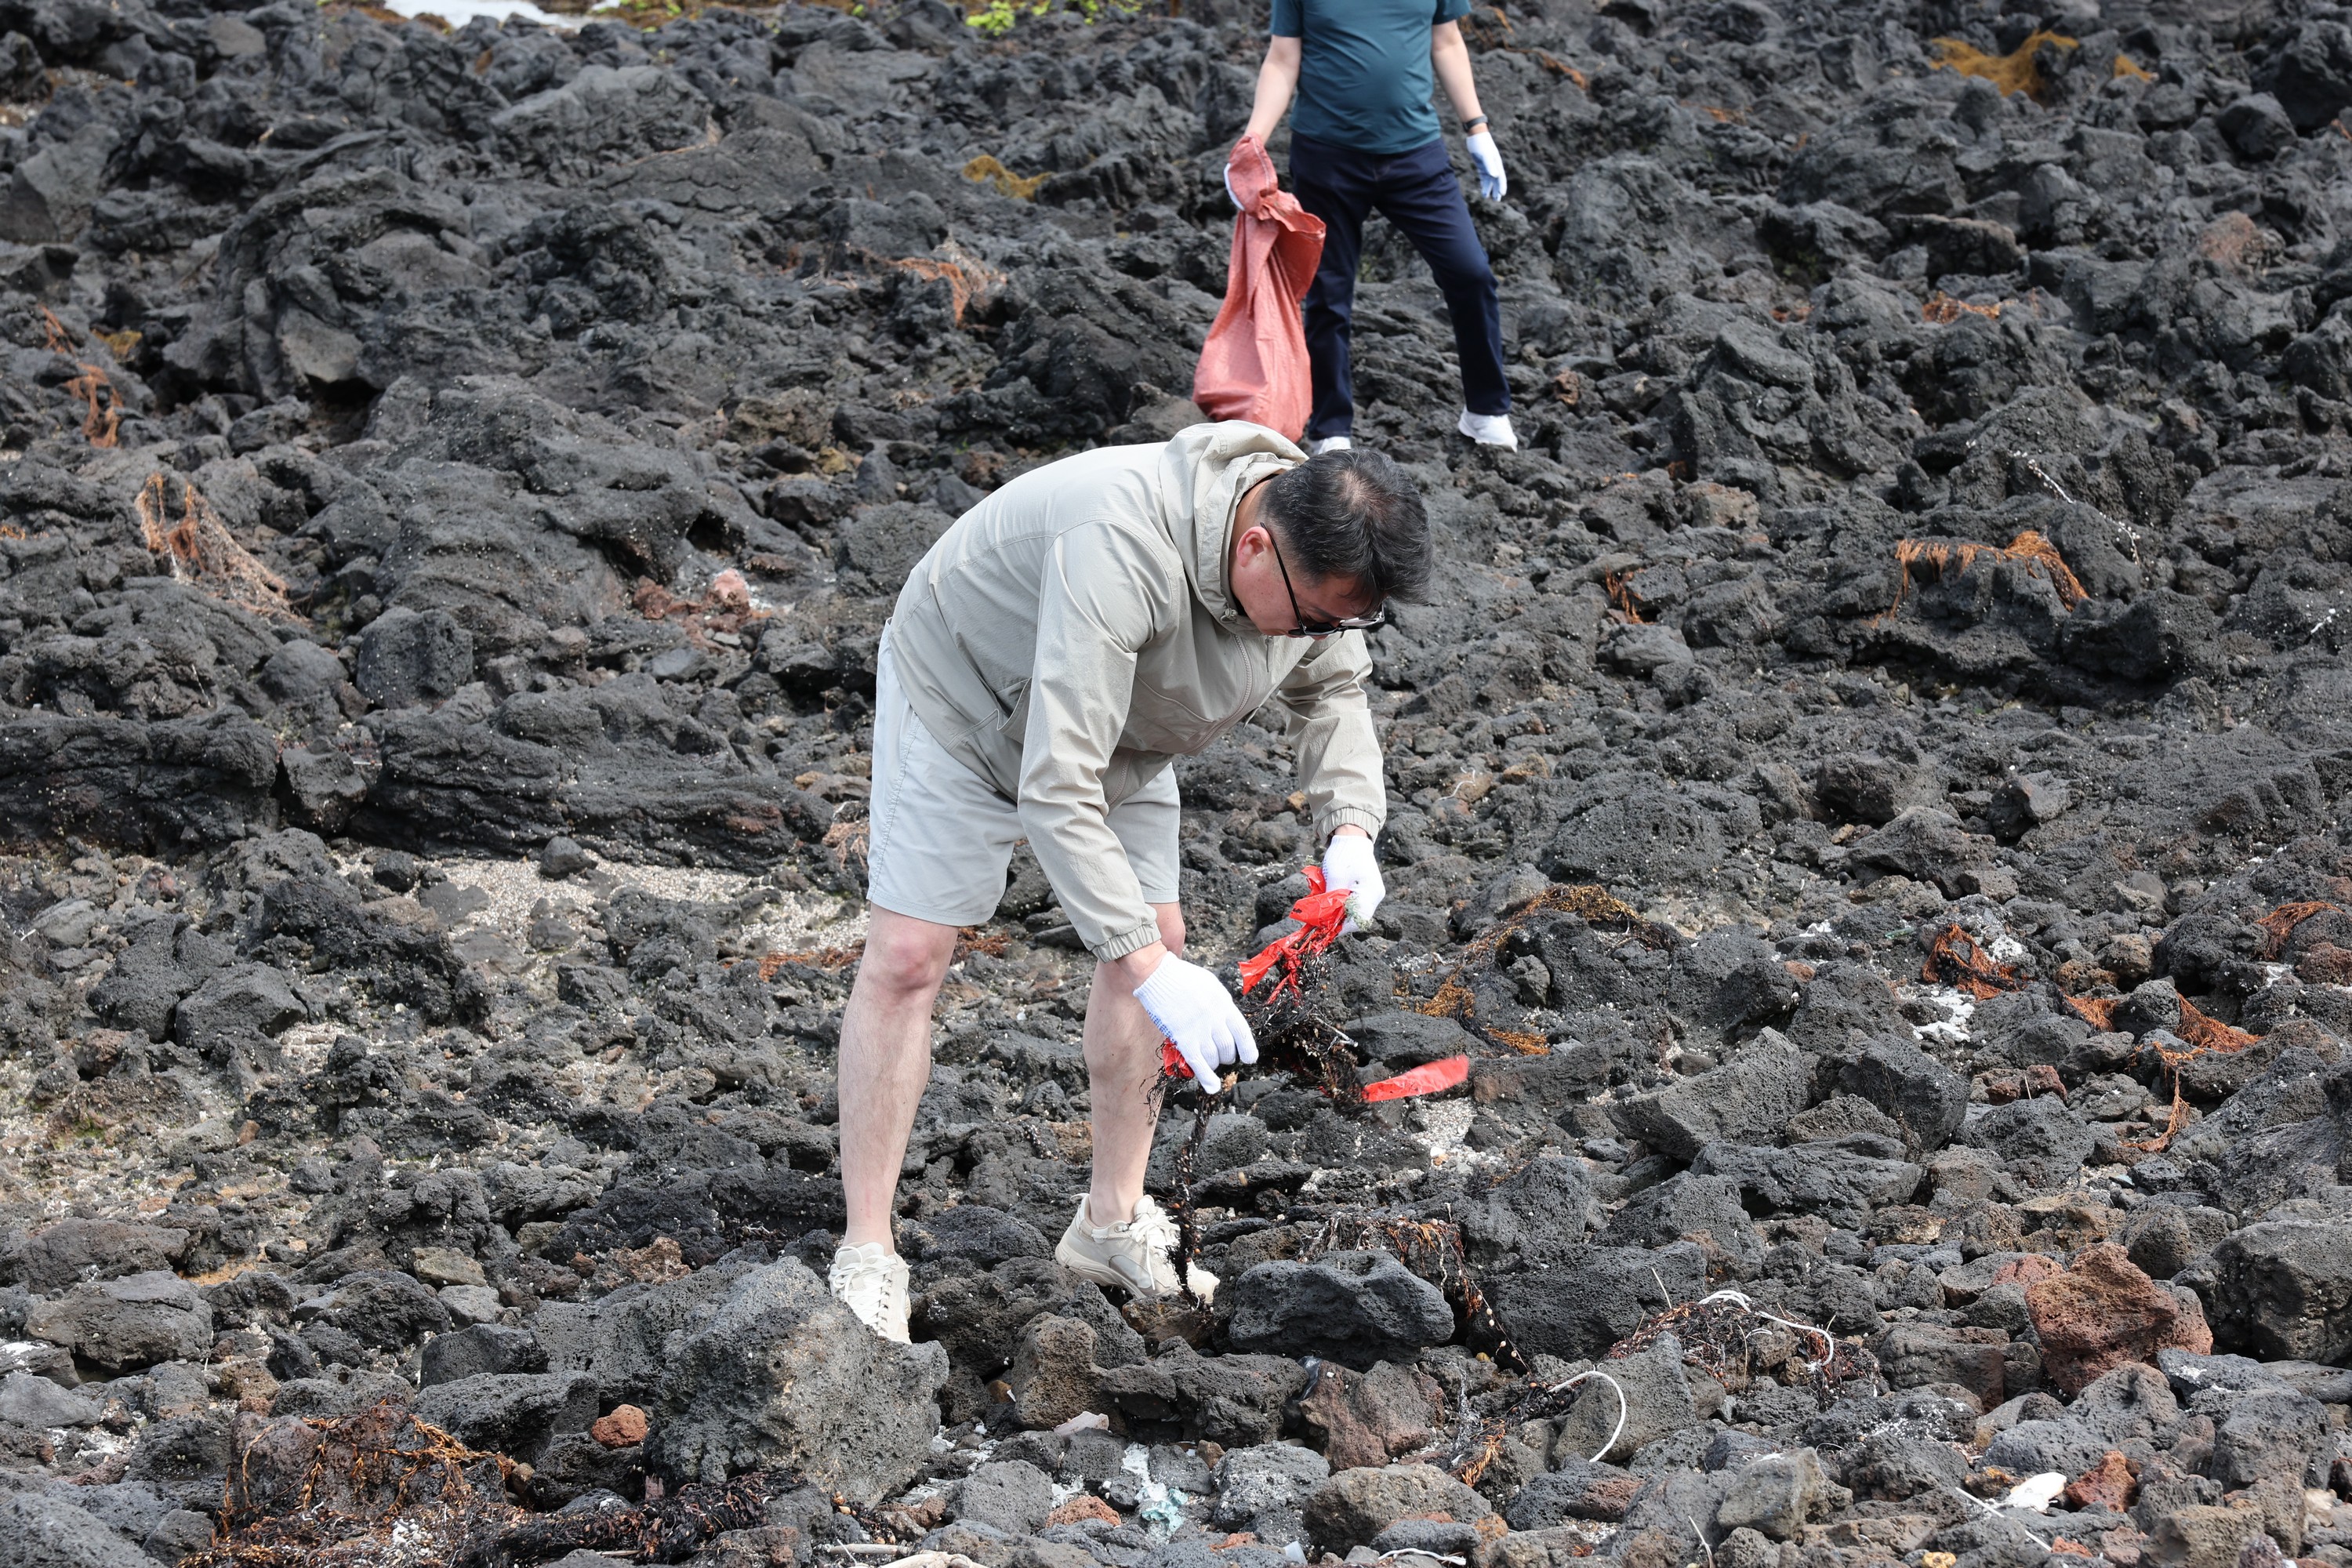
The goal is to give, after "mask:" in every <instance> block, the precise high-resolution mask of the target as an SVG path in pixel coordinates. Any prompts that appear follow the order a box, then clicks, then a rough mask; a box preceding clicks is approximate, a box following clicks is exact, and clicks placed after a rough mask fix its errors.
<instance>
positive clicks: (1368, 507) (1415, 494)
mask: <svg viewBox="0 0 2352 1568" xmlns="http://www.w3.org/2000/svg"><path fill="white" fill-rule="evenodd" d="M1263 505H1264V508H1265V510H1264V512H1263V515H1264V517H1265V519H1266V520H1267V521H1270V522H1271V523H1272V524H1273V525H1274V527H1275V529H1276V531H1278V532H1279V533H1280V534H1281V536H1282V546H1283V549H1284V550H1285V551H1286V552H1288V553H1289V556H1290V569H1291V570H1292V571H1293V572H1297V573H1299V574H1303V575H1305V576H1307V577H1311V578H1315V579H1317V580H1318V581H1319V580H1321V579H1324V578H1334V577H1336V578H1342V579H1345V580H1347V581H1349V582H1354V583H1360V584H1364V585H1365V586H1367V587H1369V588H1370V589H1371V590H1372V591H1373V592H1374V593H1375V594H1377V595H1379V596H1380V597H1381V598H1382V599H1402V600H1403V601H1404V602H1406V603H1407V604H1417V603H1419V602H1420V601H1421V599H1422V597H1423V595H1425V594H1426V593H1427V592H1428V590H1429V573H1430V562H1431V557H1432V555H1433V550H1432V549H1431V546H1430V542H1429V514H1428V513H1427V512H1425V511H1423V510H1422V505H1421V491H1420V489H1417V488H1416V487H1415V486H1414V484H1413V482H1412V478H1411V477H1410V476H1409V475H1407V474H1406V473H1405V471H1404V470H1403V469H1402V468H1399V467H1398V466H1397V465H1396V464H1395V463H1394V462H1392V461H1391V460H1390V459H1389V458H1385V457H1383V456H1381V454H1380V453H1378V452H1370V451H1366V450H1364V449H1363V448H1361V447H1349V448H1345V449H1342V450H1340V451H1337V452H1324V453H1321V454H1319V455H1318V456H1316V457H1312V458H1307V461H1305V462H1303V463H1301V464H1299V465H1298V466H1297V468H1290V469H1287V470H1286V471H1285V472H1282V473H1279V474H1276V476H1275V477H1274V478H1272V479H1268V480H1267V481H1266V482H1265V501H1264V503H1263Z"/></svg>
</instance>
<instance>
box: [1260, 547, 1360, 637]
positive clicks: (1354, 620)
mask: <svg viewBox="0 0 2352 1568" xmlns="http://www.w3.org/2000/svg"><path fill="white" fill-rule="evenodd" d="M1265 542H1266V548H1267V549H1269V550H1271V551H1273V552H1274V566H1275V570H1276V571H1277V572H1279V573H1281V574H1282V591H1283V592H1284V593H1286V594H1287V595H1290V615H1291V618H1292V619H1293V620H1296V621H1297V623H1298V624H1297V626H1293V627H1291V628H1290V630H1288V631H1286V632H1285V633H1283V634H1282V635H1283V636H1284V637H1333V636H1336V635H1338V634H1339V633H1340V632H1368V631H1370V630H1371V629H1372V628H1373V627H1374V626H1386V625H1388V624H1389V607H1388V605H1386V604H1382V605H1380V606H1379V607H1377V608H1376V609H1374V610H1373V611H1372V613H1371V614H1370V615H1369V616H1349V617H1348V618H1347V619H1346V620H1344V621H1310V620H1308V619H1307V613H1306V612H1305V611H1304V610H1301V609H1300V608H1299V607H1298V590H1297V589H1296V588H1294V587H1292V586H1291V585H1290V568H1289V567H1287V566H1286V565H1284V564H1283V563H1282V546H1281V545H1280V544H1277V543H1276V542H1275V538H1274V532H1273V531H1272V530H1271V529H1269V530H1267V531H1266V536H1265Z"/></svg>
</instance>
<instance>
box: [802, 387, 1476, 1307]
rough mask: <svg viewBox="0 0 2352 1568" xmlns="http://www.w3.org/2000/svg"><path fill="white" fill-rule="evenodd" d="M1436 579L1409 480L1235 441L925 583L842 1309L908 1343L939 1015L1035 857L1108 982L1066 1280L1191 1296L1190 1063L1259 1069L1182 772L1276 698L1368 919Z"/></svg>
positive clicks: (937, 557)
mask: <svg viewBox="0 0 2352 1568" xmlns="http://www.w3.org/2000/svg"><path fill="white" fill-rule="evenodd" d="M1430 556H1431V551H1430V539H1429V523H1428V520H1427V518H1426V517H1425V515H1424V514H1423V510H1422V504H1421V497H1420V494H1419V492H1418V491H1417V490H1416V489H1414V488H1413V485H1412V480H1411V479H1408V478H1407V477H1406V475H1405V474H1404V472H1403V471H1402V469H1400V468H1398V467H1397V466H1396V465H1395V464H1394V463H1393V462H1391V461H1390V460H1389V459H1388V458H1384V457H1381V456H1380V455H1378V454H1377V453H1372V452H1369V451H1362V450H1348V451H1335V452H1330V453H1326V454H1324V455H1322V456H1319V457H1317V458H1313V459H1312V460H1308V459H1307V458H1306V457H1305V455H1304V454H1303V453H1301V452H1300V450H1299V449H1298V448H1297V447H1295V446H1293V445H1292V444H1291V443H1289V442H1287V441H1286V440H1284V439H1283V438H1282V437H1279V436H1277V435H1276V434H1275V433H1274V432H1272V431H1270V430H1266V429H1265V428H1262V427H1261V426H1255V425H1246V424H1239V423H1233V424H1223V425H1199V426H1193V427H1192V428H1191V429H1189V430H1186V431H1184V432H1182V433H1181V435H1179V436H1178V437H1176V438H1175V439H1174V440H1172V441H1170V442H1168V443H1166V444H1165V445H1164V446H1142V447H1105V448H1102V449H1100V450H1097V451H1092V452H1086V453H1082V454H1080V455H1078V456H1076V457H1072V458H1064V459H1063V460H1062V461H1060V462H1057V463H1053V464H1049V465H1048V466H1046V467H1045V468H1039V469H1037V470H1035V471H1034V472H1032V473H1028V474H1024V475H1023V476H1022V477H1021V478H1019V479H1014V480H1013V482H1012V483H1010V484H1008V485H1006V486H1004V488H1003V489H1000V490H998V491H997V492H996V493H995V494H993V495H992V496H991V497H989V498H988V500H984V501H982V503H981V504H980V505H978V506H976V507H974V508H972V510H970V511H968V512H966V513H965V514H964V515H963V516H962V517H961V519H960V520H958V521H957V522H956V524H955V526H954V527H952V528H950V530H948V531H947V532H946V533H945V534H943V535H942V536H941V537H940V541H939V542H938V543H936V544H934V545H933V546H932V547H931V549H930V552H929V553H928V554H926V555H925V556H924V557H923V559H922V560H921V561H920V562H919V563H918V564H917V565H916V567H915V570H914V572H913V574H911V575H910V576H909V577H908V580H907V585H906V588H905V589H904V590H903V591H902V592H901V593H900V594H899V595H898V608H897V611H896V613H895V614H894V615H893V616H891V619H890V624H889V626H888V627H887V629H886V630H885V632H884V634H883V638H882V647H881V652H880V657H879V660H878V664H877V673H876V683H875V700H874V710H875V711H874V780H873V795H872V804H871V810H870V813H869V825H868V839H867V866H868V876H867V899H868V901H869V903H870V905H871V908H870V910H869V913H870V917H871V922H870V925H869V927H868V929H867V933H866V955H865V958H864V960H863V962H861V963H860V964H859V965H858V970H857V981H856V985H855V986H854V987H853V989H852V990H851V993H850V997H849V1006H848V1011H847V1012H846V1013H845V1015H844V1016H843V1019H842V1026H841V1059H840V1084H841V1090H840V1092H841V1174H842V1186H843V1189H844V1193H845V1199H846V1202H847V1206H848V1230H847V1234H846V1236H845V1238H844V1245H843V1246H842V1247H841V1249H840V1251H839V1252H838V1253H836V1254H835V1258H834V1263H833V1269H832V1285H833V1290H834V1294H835V1295H836V1296H838V1297H840V1298H841V1299H842V1300H844V1301H845V1302H846V1303H847V1304H848V1305H849V1307H850V1309H851V1310H854V1311H855V1312H856V1314H857V1315H858V1317H859V1318H860V1319H862V1320H863V1321H865V1322H866V1324H867V1326H869V1327H870V1328H872V1329H873V1330H874V1331H876V1332H877V1333H879V1334H881V1335H883V1336H884V1337H885V1338H888V1339H894V1340H900V1341H903V1340H905V1339H906V1338H907V1266H906V1264H905V1263H903V1262H901V1261H900V1260H899V1258H898V1253H897V1249H896V1245H895V1241H894V1238H893V1235H892V1231H891V1216H892V1214H893V1212H894V1209H895V1206H896V1202H897V1190H898V1172H899V1165H900V1162H901V1161H902V1160H904V1158H905V1157H906V1151H907V1139H908V1134H909V1132H910V1131H912V1129H913V1126H914V1120H915V1110H916V1105H917V1102H918V1101H919V1100H920V1099H921V1098H922V1093H923V1086H924V1084H925V1083H926V1082H927V1081H928V1079H929V1076H930V1037H931V1006H932V1004H933V1002H934V1001H935V1000H936V999H937V997H938V995H939V990H940V983H941V982H942V981H943V980H944V979H945V977H946V974H947V968H948V962H949V960H950V957H951V955H952V954H953V952H954V951H955V942H956V933H957V930H958V928H960V927H962V926H970V925H977V924H979V923H981V922H982V921H986V920H987V919H988V918H989V917H990V916H991V915H992V913H994V911H995V909H996V906H997V904H998V902H999V901H1000V900H1002V899H1003V895H1004V884H1005V874H1006V869H1007V868H1008V866H1009V865H1010V863H1011V859H1012V855H1013V847H1014V846H1015V845H1016V844H1018V843H1019V842H1020V841H1021V840H1022V839H1024V838H1026V839H1027V840H1028V841H1029V844H1030V846H1031V847H1032V848H1033V849H1034V851H1035V853H1036V856H1037V861H1038V864H1039V865H1040V866H1042V867H1043V868H1045V878H1046V880H1047V881H1048V882H1049V883H1050V884H1051V885H1052V887H1053V889H1054V893H1055V897H1056V898H1058V899H1059V900H1061V905H1062V909H1063V911H1064V912H1065V913H1066V915H1068V917H1069V920H1070V923H1071V924H1072V925H1073V926H1075V927H1076V930H1077V933H1078V935H1079V936H1080V937H1081V938H1082V939H1083V940H1084V941H1085V942H1086V944H1087V949H1088V950H1089V951H1090V952H1093V954H1094V957H1095V973H1094V989H1093V992H1092V994H1090V995H1089V997H1088V998H1087V1017H1086V1031H1085V1042H1086V1059H1087V1079H1088V1083H1089V1085H1090V1090H1091V1098H1092V1107H1093V1114H1094V1170H1093V1179H1092V1183H1091V1186H1090V1188H1089V1190H1088V1192H1087V1195H1086V1196H1085V1197H1083V1198H1081V1199H1079V1201H1078V1206H1077V1213H1076V1215H1075V1216H1073V1217H1072V1219H1071V1221H1070V1225H1069V1228H1068V1229H1067V1230H1066V1232H1064V1234H1063V1237H1062V1240H1061V1244H1060V1246H1059V1247H1056V1248H1055V1254H1054V1256H1055V1259H1056V1260H1057V1261H1058V1262H1060V1263H1061V1264H1062V1266H1063V1267H1064V1268H1068V1269H1069V1270H1070V1271H1071V1272H1073V1273H1075V1274H1077V1275H1079V1276H1080V1277H1081V1278H1084V1279H1091V1280H1093V1281H1094V1282H1095V1283H1097V1284H1098V1285H1106V1286H1117V1287H1119V1288H1120V1289H1125V1290H1127V1291H1129V1292H1130V1293H1132V1294H1134V1295H1136V1296H1138V1297H1142V1298H1154V1297H1158V1296H1160V1295H1162V1294H1165V1293H1167V1292H1170V1291H1172V1290H1174V1289H1177V1288H1178V1285H1179V1280H1178V1279H1177V1276H1176V1270H1175V1266H1174V1263H1173V1261H1172V1259H1171V1250H1172V1248H1173V1246H1174V1243H1175V1237H1176V1228H1175V1226H1174V1224H1173V1223H1172V1222H1171V1220H1170V1219H1169V1218H1168V1216H1167V1215H1166V1214H1165V1213H1163V1212H1162V1211H1161V1209H1160V1205H1157V1204H1156V1203H1154V1202H1153V1201H1152V1200H1151V1199H1150V1198H1149V1197H1147V1196H1145V1195H1144V1192H1143V1173H1144V1166H1145V1164H1146V1163H1147V1162H1148V1161H1149V1159H1150V1152H1151V1134H1152V1128H1153V1125H1154V1123H1155V1122H1156V1121H1157V1119H1158V1115H1159V1106H1158V1101H1157V1097H1156V1095H1155V1093H1154V1089H1155V1087H1156V1082H1157V1079H1158V1075H1159V1058H1160V1040H1161V1038H1162V1037H1165V1038H1167V1039H1168V1040H1170V1041H1171V1042H1173V1043H1174V1045H1175V1046H1176V1047H1177V1049H1178V1050H1179V1051H1181V1053H1182V1054H1183V1057H1184V1059H1185V1061H1186V1063H1187V1064H1188V1065H1189V1066H1190V1067H1191V1068H1192V1073H1193V1076H1194V1077H1195V1078H1196V1079H1198V1080H1199V1081H1200V1083H1201V1085H1202V1088H1203V1089H1206V1090H1208V1091H1210V1092H1214V1091H1215V1090H1216V1088H1217V1086H1218V1084H1219V1081H1220V1073H1221V1071H1222V1070H1223V1068H1228V1067H1231V1066H1233V1065H1234V1063H1236V1062H1251V1061H1255V1060H1256V1059H1257V1048H1256V1045H1255V1042H1254V1041H1253V1040H1252V1039H1251V1037H1250V1031H1249V1026H1248V1025H1247V1024H1246V1023H1244V1021H1243V1019H1242V1016H1241V1013H1240V1011H1239V1010H1238V1009H1237V1008H1236V1007H1235V1006H1234V999H1233V996H1232V995H1231V994H1230V993H1229V992H1227V990H1226V989H1225V987H1224V985H1223V984H1221V983H1220V982H1219V981H1218V980H1216V979H1215V978H1214V977H1213V975H1211V974H1210V973H1209V972H1208V971H1207V970H1205V969H1202V968H1200V967H1199V966H1197V965H1195V964H1192V963H1188V962H1186V960H1185V959H1184V958H1183V957H1182V956H1181V955H1182V953H1183V951H1184V917H1183V912H1182V910H1181V907H1180V906H1179V904H1178V901H1177V885H1176V884H1177V855H1176V825H1177V813H1178V802H1177V796H1176V776H1175V773H1174V772H1173V771H1172V769H1171V766H1170V764H1171V762H1172V761H1173V760H1174V759H1175V758H1176V757H1179V756H1189V755H1192V754H1194V753H1197V752H1202V751H1203V750H1205V749H1206V748H1207V747H1208V746H1209V745H1210V744H1211V743H1212V742H1214V741H1215V740H1216V739H1217V738H1218V737H1219V736H1221V735H1223V733H1225V731H1228V730H1230V729H1232V728H1233V727H1234V725H1235V724H1237V723H1239V722H1241V721H1243V720H1244V719H1247V718H1248V717H1250V716H1251V715H1252V714H1253V713H1255V712H1256V711H1257V710H1259V709H1260V708H1261V707H1262V706H1264V705H1265V704H1266V703H1267V702H1268V701H1269V700H1270V701H1271V702H1272V703H1273V704H1274V705H1275V706H1276V708H1277V709H1279V710H1281V714H1282V717H1283V720H1284V723H1285V726H1286V731H1287V733H1288V734H1289V736H1290V737H1291V740H1292V742H1293V744H1294V746H1295V747H1296V749H1297V757H1298V773H1299V782H1300V784H1301V786H1302V787H1303V788H1304V789H1305V791H1306V794H1307V800H1308V803H1309V805H1310V808H1311V810H1312V812H1313V814H1314V822H1315V831H1316V835H1317V837H1318V840H1322V841H1326V842H1327V847H1326V849H1325V851H1324V855H1323V870H1324V875H1325V876H1326V878H1327V879H1328V884H1329V885H1330V886H1332V887H1335V888H1345V889H1351V890H1353V891H1354V892H1355V894H1356V896H1357V908H1358V910H1360V911H1361V912H1362V913H1364V914H1366V915H1367V916H1368V915H1369V914H1370V910H1371V909H1372V908H1373V907H1375V906H1376V905H1377V904H1378V903H1379V901H1380V899H1381V896H1382V893H1383V890H1384V889H1383V888H1382V886H1381V874H1380V870H1379V868H1378V866H1377V864H1376V863H1375V861H1374V858H1373V853H1372V837H1371V836H1372V835H1373V834H1375V833H1377V832H1378V831H1379V830H1380V826H1381V821H1382V820H1383V818H1384V816H1385V814H1386V809H1387V804H1386V798H1385V795H1384V794H1383V791H1382V787H1381V753H1380V747H1379V744H1378V742H1376V741H1375V739H1374V737H1373V734H1372V722H1371V714H1370V710H1369V708H1368V707H1367V705H1366V701H1365V695H1364V679H1365V676H1366V675H1367V673H1368V672H1369V671H1370V658H1369V657H1368V656H1367V654H1366V652H1365V649H1364V637H1363V633H1364V630H1365V629H1366V628H1369V627H1371V626H1379V625H1380V624H1381V621H1382V620H1383V619H1384V618H1385V616H1386V608H1385V606H1386V605H1387V603H1388V601H1389V600H1391V599H1402V600H1408V601H1409V600H1413V599H1416V598H1418V597H1419V596H1420V595H1422V593H1423V591H1424V589H1425V588H1426V586H1427V584H1428V581H1429V574H1430ZM1201 1283H1202V1286H1203V1287H1204V1288H1207V1289H1213V1287H1214V1284H1215V1281H1214V1280H1213V1279H1206V1280H1203V1281H1202V1282H1201Z"/></svg>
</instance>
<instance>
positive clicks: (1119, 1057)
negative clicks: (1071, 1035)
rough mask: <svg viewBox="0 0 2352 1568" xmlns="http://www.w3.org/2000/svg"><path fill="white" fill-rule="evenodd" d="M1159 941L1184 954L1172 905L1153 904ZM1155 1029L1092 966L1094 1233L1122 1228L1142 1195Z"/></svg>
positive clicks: (1151, 1116)
mask: <svg viewBox="0 0 2352 1568" xmlns="http://www.w3.org/2000/svg"><path fill="white" fill-rule="evenodd" d="M1151 912H1152V913H1153V914H1155V915H1158V916H1159V917H1160V942H1162V943H1164V944H1165V945H1166V946H1167V949H1168V951H1169V952H1171V953H1181V952H1183V951H1184V911H1183V909H1182V907H1181V905H1177V904H1154V905H1152V906H1151ZM1086 1050H1087V1088H1088V1092H1089V1095H1090V1097H1091V1098H1092V1100H1093V1101H1094V1124H1095V1159H1094V1184H1093V1187H1092V1190H1091V1194H1090V1195H1089V1196H1088V1198H1087V1217H1088V1218H1089V1219H1091V1220H1092V1221H1093V1222H1094V1223H1095V1224H1096V1225H1125V1224H1126V1223H1127V1222H1128V1221H1129V1220H1130V1219H1132V1218H1134V1217H1135V1201H1136V1199H1138V1198H1139V1197H1141V1196H1142V1195H1143V1172H1144V1167H1145V1166H1147V1165H1149V1164H1150V1163H1151V1130H1152V1129H1153V1128H1154V1127H1155V1126H1157V1125H1158V1124H1159V1121H1160V1103H1159V1097H1158V1096H1157V1095H1155V1094H1154V1093H1153V1092H1152V1089H1153V1086H1154V1085H1155V1084H1156V1083H1157V1082H1158V1080H1159V1078H1160V1026H1159V1025H1157V1024H1154V1023H1153V1022H1152V1021H1151V1016H1150V1014H1148V1013H1146V1012H1145V1011H1144V1010H1143V1007H1142V1005H1141V1004H1140V1003H1139V1002H1137V1001H1136V999H1135V991H1134V988H1133V987H1132V986H1130V985H1129V984H1127V982H1126V981H1125V980H1124V979H1123V978H1122V977H1121V976H1120V973H1119V972H1118V970H1117V969H1116V968H1114V967H1112V966H1111V965H1109V964H1107V963H1098V964H1097V965H1095V983H1094V989H1093V990H1092V991H1091V992H1089V993H1088V994H1087V1028H1086Z"/></svg>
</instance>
